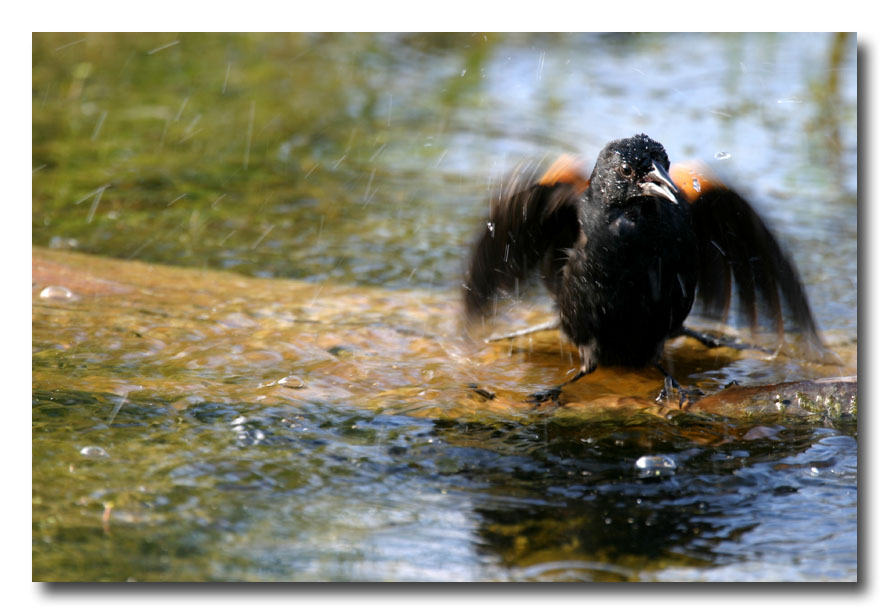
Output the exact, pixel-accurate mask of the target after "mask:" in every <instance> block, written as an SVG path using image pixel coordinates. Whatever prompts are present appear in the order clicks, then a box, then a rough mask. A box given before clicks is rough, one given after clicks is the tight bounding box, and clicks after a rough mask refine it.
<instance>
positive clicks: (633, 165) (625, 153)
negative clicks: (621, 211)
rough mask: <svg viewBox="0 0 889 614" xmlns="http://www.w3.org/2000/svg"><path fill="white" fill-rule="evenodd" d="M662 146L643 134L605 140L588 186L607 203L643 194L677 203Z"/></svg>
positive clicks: (634, 197) (676, 189) (614, 202)
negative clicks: (609, 140)
mask: <svg viewBox="0 0 889 614" xmlns="http://www.w3.org/2000/svg"><path fill="white" fill-rule="evenodd" d="M669 170H670V159H669V158H668V157H667V152H666V150H665V149H664V146H663V145H661V144H660V143H658V142H657V141H655V140H653V139H651V138H649V137H648V136H646V135H644V134H637V135H636V136H634V137H631V138H628V139H619V140H617V141H611V142H610V143H608V144H607V145H606V146H605V148H604V149H602V153H600V154H599V159H598V160H597V161H596V167H595V168H594V169H593V174H592V177H590V189H591V190H592V191H593V193H594V194H595V195H596V196H597V197H599V198H602V199H603V201H604V203H605V204H606V206H608V205H613V206H621V205H622V204H623V203H627V202H629V201H631V200H635V199H638V198H643V197H654V198H661V199H664V200H667V201H670V202H671V203H673V204H678V203H679V201H678V199H677V198H676V195H677V194H679V188H678V187H676V184H675V183H673V181H672V180H671V179H670V175H669V173H668V171H669Z"/></svg>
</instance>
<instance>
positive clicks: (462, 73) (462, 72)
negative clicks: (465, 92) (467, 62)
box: [460, 68, 466, 77]
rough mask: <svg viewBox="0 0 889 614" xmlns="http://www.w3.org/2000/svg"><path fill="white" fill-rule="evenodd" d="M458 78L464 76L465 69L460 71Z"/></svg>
mask: <svg viewBox="0 0 889 614" xmlns="http://www.w3.org/2000/svg"><path fill="white" fill-rule="evenodd" d="M460 76H461V77H464V76H466V69H465V68H464V69H463V70H461V71H460Z"/></svg>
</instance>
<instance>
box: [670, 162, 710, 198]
mask: <svg viewBox="0 0 889 614" xmlns="http://www.w3.org/2000/svg"><path fill="white" fill-rule="evenodd" d="M670 179H672V180H673V183H675V184H676V185H677V186H678V187H679V189H680V190H682V195H683V196H684V197H685V200H686V201H688V202H690V203H693V202H695V201H696V200H697V199H698V197H699V196H700V195H701V194H703V193H704V192H707V191H709V190H712V189H714V188H721V187H723V185H722V182H720V181H719V180H718V179H717V178H716V173H714V172H713V171H712V170H710V169H709V168H707V166H706V165H705V164H703V163H701V162H689V163H685V164H672V165H670Z"/></svg>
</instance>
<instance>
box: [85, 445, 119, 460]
mask: <svg viewBox="0 0 889 614" xmlns="http://www.w3.org/2000/svg"><path fill="white" fill-rule="evenodd" d="M80 455H81V456H86V457H87V458H111V455H110V454H108V452H106V451H105V450H103V449H102V448H100V447H99V446H86V447H85V448H81V449H80Z"/></svg>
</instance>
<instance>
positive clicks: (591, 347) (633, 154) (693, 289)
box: [464, 134, 823, 381]
mask: <svg viewBox="0 0 889 614" xmlns="http://www.w3.org/2000/svg"><path fill="white" fill-rule="evenodd" d="M668 171H669V172H668ZM671 176H672V179H671ZM677 184H679V185H677ZM680 186H682V187H681V188H680ZM534 271H539V272H540V275H541V277H542V279H543V282H544V283H545V285H546V287H547V288H548V290H549V291H550V293H551V294H552V296H553V298H554V300H555V303H556V306H557V308H558V318H559V323H560V325H561V328H562V330H563V331H564V332H565V334H566V335H567V336H568V337H569V338H570V339H571V341H572V342H573V343H574V344H575V345H576V346H577V348H578V350H579V352H580V356H581V361H582V364H581V369H580V371H579V373H578V374H577V376H576V377H575V378H574V379H577V378H579V377H580V376H581V375H583V374H585V373H589V372H591V371H593V370H594V369H595V368H596V366H597V365H599V364H602V365H627V366H636V367H640V366H644V365H648V364H655V365H657V366H658V367H659V368H661V370H662V371H663V368H662V367H660V363H659V359H660V355H661V351H662V349H663V346H664V342H665V341H666V340H667V339H669V338H671V337H674V336H677V335H679V334H689V333H690V332H691V331H688V329H686V328H684V327H683V321H684V320H685V318H686V316H687V315H688V313H689V311H690V310H691V307H692V303H694V301H695V300H696V299H697V301H699V302H700V303H701V304H702V306H703V308H704V309H703V311H704V313H705V314H707V315H718V316H721V317H722V318H723V319H724V318H725V317H726V316H727V314H728V308H729V304H730V302H731V299H732V289H733V287H734V288H735V290H736V294H735V298H736V300H737V301H738V303H739V304H740V307H741V313H742V314H743V315H744V316H745V319H746V320H747V322H748V323H749V324H750V325H751V326H753V327H755V326H756V325H757V324H762V323H763V322H762V321H761V320H762V318H760V317H759V316H760V315H761V314H762V315H765V316H766V319H767V320H768V324H769V325H770V326H771V328H773V329H774V330H776V331H777V332H778V333H779V335H782V336H783V333H784V315H785V314H787V315H789V316H790V318H791V319H792V320H794V321H795V322H796V324H797V325H798V326H799V328H800V329H801V331H802V333H803V335H804V340H805V341H806V342H807V344H808V347H810V348H814V349H816V350H818V351H821V350H823V345H822V343H821V340H820V339H819V337H818V332H817V328H816V326H815V322H814V319H813V317H812V313H811V310H810V309H809V304H808V300H807V298H806V292H805V290H804V289H803V286H802V284H801V283H800V281H799V277H798V275H797V273H796V270H795V269H794V266H793V264H792V263H791V261H790V259H789V258H788V257H787V256H786V255H785V254H784V253H783V252H782V251H781V249H780V247H779V246H778V243H777V241H776V240H775V237H774V236H773V234H772V232H771V231H770V230H769V229H768V228H767V227H766V225H765V223H764V222H763V220H762V218H760V216H759V215H758V214H757V213H756V211H755V210H754V209H753V208H752V207H751V206H750V204H748V203H747V201H745V200H744V199H743V198H742V197H741V196H740V195H739V194H737V193H736V192H734V191H733V190H731V189H729V188H727V187H726V186H724V185H722V184H720V183H719V182H717V181H715V180H713V178H711V177H707V176H706V175H705V174H702V173H701V172H700V171H697V170H695V169H693V168H689V167H679V166H678V165H677V166H676V167H674V169H673V170H672V171H670V161H669V159H668V158H667V153H666V151H665V150H664V147H663V146H662V145H661V144H660V143H658V142H656V141H654V140H652V139H651V138H649V137H648V136H646V135H644V134H639V135H636V136H634V137H632V138H628V139H621V140H616V141H612V142H611V143H608V144H607V145H606V146H605V148H604V149H603V150H602V152H601V153H600V154H599V158H598V160H597V162H596V165H595V168H594V169H593V172H592V176H591V177H590V178H589V180H586V179H585V178H584V176H583V175H582V174H581V173H580V170H579V166H578V165H577V163H576V162H574V161H573V160H572V159H570V158H560V159H559V160H558V161H557V162H556V163H555V164H554V165H553V166H552V167H551V168H550V169H549V170H548V171H547V172H546V173H545V174H544V175H543V176H542V177H539V178H536V179H535V178H534V172H533V170H531V169H527V168H526V169H520V170H519V171H517V173H516V174H515V175H514V176H513V179H512V180H511V181H510V182H509V184H508V185H506V186H505V187H504V188H503V189H502V190H501V191H500V193H499V194H495V195H494V197H493V198H492V200H491V213H490V218H489V220H488V221H487V224H486V228H485V229H484V230H483V231H482V232H481V234H480V236H479V238H478V240H477V242H476V244H475V247H474V251H473V255H472V258H471V260H470V263H469V271H468V273H467V277H466V283H465V286H464V288H465V293H464V305H465V310H466V314H467V316H468V317H469V319H470V321H472V320H477V319H479V318H480V317H481V316H483V315H485V314H487V313H488V312H489V308H490V305H491V303H492V302H493V300H494V299H495V297H496V296H497V294H499V293H501V292H512V291H513V290H514V288H515V287H516V286H517V284H519V283H520V282H524V281H526V280H527V279H528V278H529V277H530V276H531V273H532V272H534ZM698 338H699V339H701V340H702V341H705V339H704V338H702V337H700V336H699V337H698ZM572 381H573V380H572ZM674 381H675V380H674Z"/></svg>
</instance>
